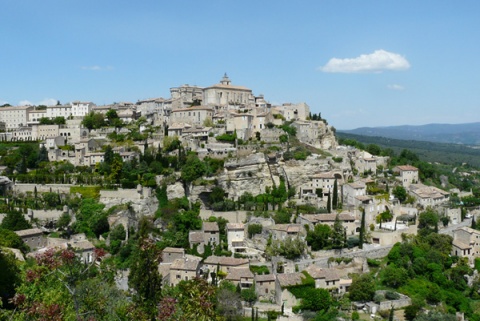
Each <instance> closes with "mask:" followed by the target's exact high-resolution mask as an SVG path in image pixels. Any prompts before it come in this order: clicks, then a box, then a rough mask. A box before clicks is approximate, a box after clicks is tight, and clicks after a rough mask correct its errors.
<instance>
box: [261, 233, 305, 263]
mask: <svg viewBox="0 0 480 321" xmlns="http://www.w3.org/2000/svg"><path fill="white" fill-rule="evenodd" d="M305 249H306V246H305V242H304V241H302V240H301V239H300V238H298V237H296V238H291V237H287V238H286V239H285V240H284V241H280V240H273V241H272V243H271V244H270V245H267V248H266V250H265V252H266V253H267V255H268V256H270V257H272V256H277V255H281V256H284V257H285V258H287V259H289V260H294V259H297V258H299V257H301V256H302V255H303V253H304V252H305Z"/></svg>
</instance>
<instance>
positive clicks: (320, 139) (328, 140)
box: [292, 121, 337, 149]
mask: <svg viewBox="0 0 480 321" xmlns="http://www.w3.org/2000/svg"><path fill="white" fill-rule="evenodd" d="M292 126H294V127H295V128H296V129H297V134H296V137H297V138H298V140H299V141H301V142H302V143H306V144H309V145H311V146H314V147H316V148H320V149H334V148H336V147H337V140H336V138H335V129H334V128H333V127H332V126H328V125H327V124H325V123H324V122H323V121H295V122H293V123H292Z"/></svg>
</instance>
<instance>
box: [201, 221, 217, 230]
mask: <svg viewBox="0 0 480 321" xmlns="http://www.w3.org/2000/svg"><path fill="white" fill-rule="evenodd" d="M203 230H204V231H205V232H218V231H220V230H219V228H218V224H217V222H203Z"/></svg>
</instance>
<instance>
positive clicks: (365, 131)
mask: <svg viewBox="0 0 480 321" xmlns="http://www.w3.org/2000/svg"><path fill="white" fill-rule="evenodd" d="M337 131H338V132H342V133H348V134H355V135H364V136H377V137H386V138H393V139H401V140H417V141H431V142H438V143H452V144H463V145H480V122H472V123H462V124H440V123H431V124H425V125H399V126H381V127H359V128H356V129H350V130H341V129H338V130H337Z"/></svg>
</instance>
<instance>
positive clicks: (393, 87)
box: [387, 84, 405, 90]
mask: <svg viewBox="0 0 480 321" xmlns="http://www.w3.org/2000/svg"><path fill="white" fill-rule="evenodd" d="M387 88H388V89H391V90H404V89H405V87H403V86H402V85H397V84H392V85H388V86H387Z"/></svg>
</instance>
